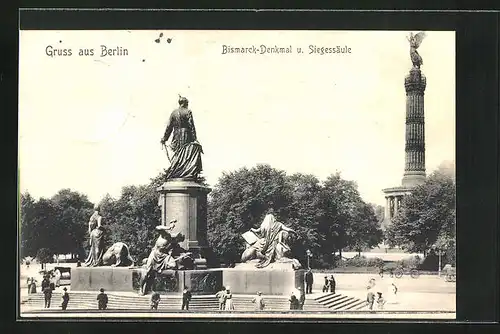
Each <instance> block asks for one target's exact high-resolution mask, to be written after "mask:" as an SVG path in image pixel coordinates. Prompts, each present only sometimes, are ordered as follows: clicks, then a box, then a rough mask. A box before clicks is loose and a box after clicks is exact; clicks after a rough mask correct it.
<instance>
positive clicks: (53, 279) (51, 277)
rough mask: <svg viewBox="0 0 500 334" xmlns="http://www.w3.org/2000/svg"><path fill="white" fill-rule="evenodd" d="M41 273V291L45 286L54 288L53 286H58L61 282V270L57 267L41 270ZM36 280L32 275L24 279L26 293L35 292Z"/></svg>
mask: <svg viewBox="0 0 500 334" xmlns="http://www.w3.org/2000/svg"><path fill="white" fill-rule="evenodd" d="M41 273H42V274H43V280H42V284H41V289H42V292H43V291H44V289H45V288H46V287H50V288H51V290H55V288H57V287H59V286H60V282H61V272H60V271H59V269H56V270H51V271H49V272H44V271H42V272H41ZM37 282H38V281H37V280H36V279H35V278H34V277H28V278H27V280H26V284H27V287H28V294H32V293H36V283H37Z"/></svg>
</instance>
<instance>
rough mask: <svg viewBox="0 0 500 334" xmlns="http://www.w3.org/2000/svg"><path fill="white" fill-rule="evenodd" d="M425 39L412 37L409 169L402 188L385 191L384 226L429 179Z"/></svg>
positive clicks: (407, 80) (407, 79)
mask: <svg viewBox="0 0 500 334" xmlns="http://www.w3.org/2000/svg"><path fill="white" fill-rule="evenodd" d="M424 37H425V33H424V32H419V33H418V34H415V35H413V34H412V33H411V34H410V36H409V37H408V42H409V43H410V59H411V62H412V64H413V66H412V68H411V69H410V73H409V74H407V75H406V77H405V82H404V86H405V91H406V135H405V141H406V143H405V170H404V174H403V179H402V181H401V185H400V186H397V187H392V188H387V189H384V190H383V192H384V194H385V199H386V205H385V214H384V223H383V225H382V226H383V227H387V226H388V225H389V224H390V222H391V219H392V218H393V217H394V216H395V215H396V213H397V212H398V210H399V208H400V207H401V201H402V200H403V197H404V196H406V195H407V194H410V193H411V191H412V190H413V188H415V187H416V186H418V185H420V184H422V183H424V182H425V178H426V176H425V122H424V92H425V87H426V84H427V82H426V78H425V76H424V74H423V73H422V71H421V70H420V66H422V65H423V64H424V63H423V60H422V57H421V56H420V54H419V53H418V51H417V49H418V48H419V46H420V44H421V43H422V41H423V39H424Z"/></svg>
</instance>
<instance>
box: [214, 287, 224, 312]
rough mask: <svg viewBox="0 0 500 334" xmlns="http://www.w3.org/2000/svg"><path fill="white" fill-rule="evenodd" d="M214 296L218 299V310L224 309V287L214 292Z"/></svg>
mask: <svg viewBox="0 0 500 334" xmlns="http://www.w3.org/2000/svg"><path fill="white" fill-rule="evenodd" d="M215 297H216V298H217V300H218V301H219V311H224V309H225V302H226V288H225V287H222V290H220V291H218V292H217V293H216V294H215Z"/></svg>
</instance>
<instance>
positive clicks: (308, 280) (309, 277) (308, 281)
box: [305, 268, 314, 293]
mask: <svg viewBox="0 0 500 334" xmlns="http://www.w3.org/2000/svg"><path fill="white" fill-rule="evenodd" d="M313 276H314V275H313V273H312V271H311V268H309V269H307V272H306V277H305V280H306V293H312V286H313V282H314V277H313Z"/></svg>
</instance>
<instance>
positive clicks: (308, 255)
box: [306, 249, 312, 269]
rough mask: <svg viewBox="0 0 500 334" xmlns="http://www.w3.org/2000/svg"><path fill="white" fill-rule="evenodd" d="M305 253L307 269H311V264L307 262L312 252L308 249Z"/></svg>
mask: <svg viewBox="0 0 500 334" xmlns="http://www.w3.org/2000/svg"><path fill="white" fill-rule="evenodd" d="M306 255H307V269H311V266H310V264H309V259H310V258H311V257H312V253H311V251H310V250H309V249H308V250H306Z"/></svg>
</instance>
